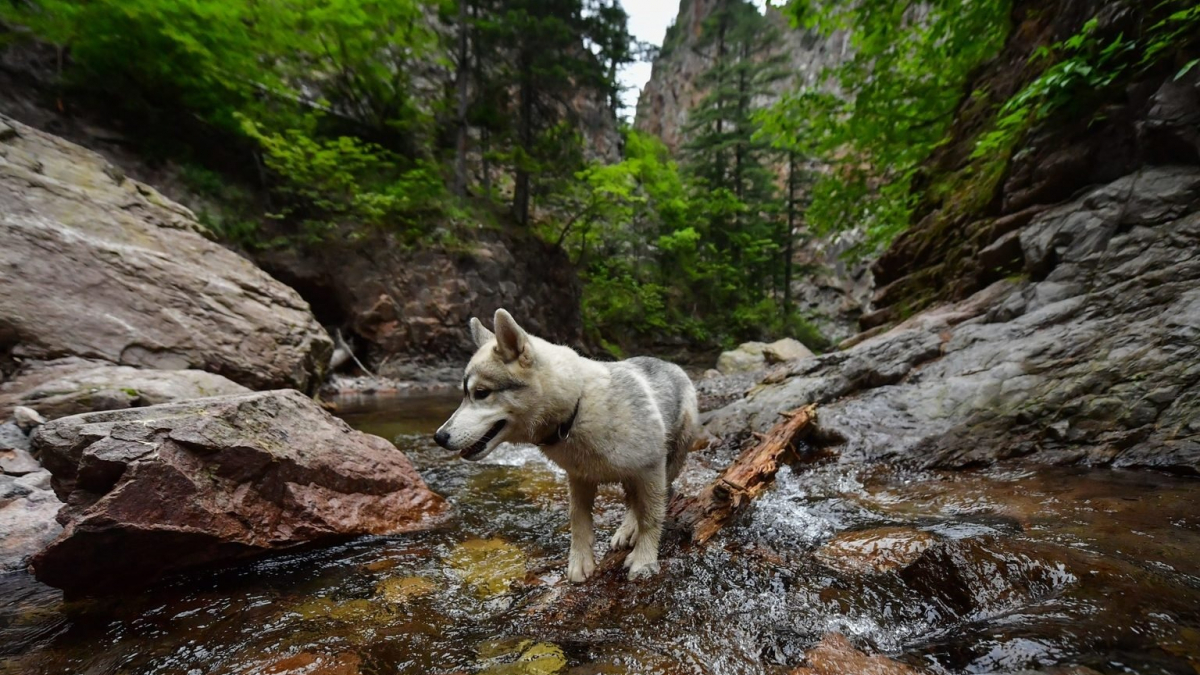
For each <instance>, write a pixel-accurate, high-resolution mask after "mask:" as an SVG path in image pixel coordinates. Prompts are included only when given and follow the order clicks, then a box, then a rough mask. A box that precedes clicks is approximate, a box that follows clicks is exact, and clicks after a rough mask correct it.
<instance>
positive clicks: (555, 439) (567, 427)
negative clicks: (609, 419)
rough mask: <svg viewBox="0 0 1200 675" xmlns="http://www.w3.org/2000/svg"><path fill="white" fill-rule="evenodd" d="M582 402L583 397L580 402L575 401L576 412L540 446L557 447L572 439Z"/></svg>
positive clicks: (539, 443) (543, 440) (540, 443)
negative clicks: (558, 444)
mask: <svg viewBox="0 0 1200 675" xmlns="http://www.w3.org/2000/svg"><path fill="white" fill-rule="evenodd" d="M582 401H583V397H582V396H580V397H579V400H578V401H575V410H574V411H572V412H571V416H570V417H568V418H567V421H566V422H563V423H562V424H560V425H558V426H557V427H555V428H554V431H551V432H550V433H549V434H547V435H546V437H545V438H543V439H542V440H540V441H538V445H555V444H556V443H561V442H563V441H565V440H567V439H568V438H570V437H571V429H572V428H573V427H574V426H575V418H576V417H578V416H579V404H580V402H582Z"/></svg>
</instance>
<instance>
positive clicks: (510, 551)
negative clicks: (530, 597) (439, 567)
mask: <svg viewBox="0 0 1200 675" xmlns="http://www.w3.org/2000/svg"><path fill="white" fill-rule="evenodd" d="M446 562H447V563H448V564H449V565H450V567H451V568H453V569H455V570H457V571H458V573H459V574H460V575H462V577H463V580H464V581H466V583H467V584H468V585H470V586H471V587H472V589H474V591H475V594H476V595H477V596H479V597H481V598H487V597H491V596H494V595H500V594H502V593H506V592H508V589H509V587H510V586H511V585H512V583H513V581H516V580H517V579H520V578H522V577H524V576H525V553H524V552H522V551H521V549H519V548H517V547H516V546H514V545H513V544H510V543H508V542H507V541H504V540H503V539H468V540H467V541H464V542H463V543H461V544H459V545H458V546H456V547H455V549H454V550H453V551H452V552H451V553H450V555H449V556H448V557H447V558H446Z"/></svg>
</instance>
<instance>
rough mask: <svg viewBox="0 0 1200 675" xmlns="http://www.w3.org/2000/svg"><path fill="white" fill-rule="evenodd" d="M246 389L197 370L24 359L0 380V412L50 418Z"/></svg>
mask: <svg viewBox="0 0 1200 675" xmlns="http://www.w3.org/2000/svg"><path fill="white" fill-rule="evenodd" d="M249 391H250V390H249V389H247V388H245V387H243V386H242V385H240V384H237V383H235V382H233V381H231V380H229V379H227V378H225V377H222V376H220V375H216V374H214V373H206V372H204V371H201V370H153V369H146V368H133V367H130V366H116V365H113V364H111V363H105V362H103V361H95V360H91V359H79V358H73V357H71V358H65V359H56V360H54V361H35V362H31V363H27V364H25V365H24V366H23V367H22V368H21V370H20V371H18V373H17V374H16V376H14V377H13V378H12V379H10V380H9V381H7V382H5V383H4V384H0V415H3V414H4V411H5V410H6V409H7V408H9V407H11V406H28V408H26V409H27V410H30V411H36V412H35V413H34V414H38V413H40V414H42V415H45V416H46V417H49V418H51V419H54V418H58V417H66V416H67V415H77V414H79V413H85V412H94V411H99V410H120V409H122V408H137V407H142V406H148V405H158V404H160V403H170V402H172V401H183V400H188V399H193V398H206V397H209V396H225V395H228V394H244V393H248V392H249ZM17 409H19V407H17V408H14V410H17Z"/></svg>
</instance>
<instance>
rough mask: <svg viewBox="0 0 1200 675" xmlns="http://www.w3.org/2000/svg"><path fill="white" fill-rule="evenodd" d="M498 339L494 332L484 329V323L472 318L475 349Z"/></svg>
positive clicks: (472, 336)
mask: <svg viewBox="0 0 1200 675" xmlns="http://www.w3.org/2000/svg"><path fill="white" fill-rule="evenodd" d="M494 337H496V335H495V334H494V333H492V331H490V330H488V329H486V328H484V327H483V322H482V321H480V320H479V319H476V318H475V317H471V339H472V340H474V341H475V347H476V348H478V347H482V346H484V345H485V344H487V342H488V340H491V339H492V338H494Z"/></svg>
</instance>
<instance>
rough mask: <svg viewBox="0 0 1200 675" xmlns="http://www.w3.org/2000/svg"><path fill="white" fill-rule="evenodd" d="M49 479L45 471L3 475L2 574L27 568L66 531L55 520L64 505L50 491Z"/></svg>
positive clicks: (0, 481) (0, 503)
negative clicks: (36, 556)
mask: <svg viewBox="0 0 1200 675" xmlns="http://www.w3.org/2000/svg"><path fill="white" fill-rule="evenodd" d="M49 476H50V473H49V472H48V471H44V470H42V471H35V472H33V473H29V474H25V475H23V476H19V477H17V476H8V475H0V571H6V572H7V571H11V570H18V569H24V568H25V566H26V565H27V564H28V563H29V559H30V557H31V556H33V554H35V553H37V552H38V551H40V550H41V549H42V548H43V547H44V546H46V545H47V544H49V543H50V542H51V541H53V540H54V538H55V537H57V536H58V533H59V532H61V531H62V527H61V526H60V525H59V524H58V522H57V521H55V519H54V517H55V515H56V514H58V510H59V509H60V508H62V502H60V501H59V500H58V498H57V497H56V496H55V495H54V492H52V491H51V490H50V485H49V482H48V479H49Z"/></svg>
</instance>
